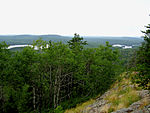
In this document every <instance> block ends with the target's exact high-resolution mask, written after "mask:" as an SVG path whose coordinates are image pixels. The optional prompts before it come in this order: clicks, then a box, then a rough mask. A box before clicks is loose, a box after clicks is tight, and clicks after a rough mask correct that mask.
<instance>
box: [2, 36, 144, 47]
mask: <svg viewBox="0 0 150 113" xmlns="http://www.w3.org/2000/svg"><path fill="white" fill-rule="evenodd" d="M39 38H42V39H43V40H45V41H49V40H51V41H54V42H58V41H62V42H63V43H67V41H69V40H70V39H71V38H72V37H71V36H61V35H0V42H2V41H5V42H6V43H7V44H9V45H21V44H32V42H33V40H37V39H39ZM83 38H84V40H86V41H87V42H88V47H97V46H98V45H100V44H105V42H106V41H109V43H110V44H111V45H113V44H122V45H128V46H131V45H137V46H139V45H140V44H141V42H142V41H143V39H142V38H140V37H110V36H85V37H83Z"/></svg>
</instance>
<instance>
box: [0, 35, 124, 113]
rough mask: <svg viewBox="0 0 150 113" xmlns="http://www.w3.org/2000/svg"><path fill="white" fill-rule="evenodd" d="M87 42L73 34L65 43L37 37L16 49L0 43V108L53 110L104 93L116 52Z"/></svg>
mask: <svg viewBox="0 0 150 113" xmlns="http://www.w3.org/2000/svg"><path fill="white" fill-rule="evenodd" d="M86 44H87V42H86V41H83V38H82V37H80V36H79V35H78V34H75V35H74V37H73V38H72V39H71V40H70V41H68V44H64V43H62V42H52V41H43V40H42V39H39V40H36V41H34V42H33V47H25V48H24V49H23V50H22V51H17V52H11V51H10V50H8V49H7V44H6V43H4V42H3V43H0V111H2V113H9V112H15V113H22V112H40V113H41V112H56V111H57V110H58V109H61V110H63V109H68V108H71V107H75V106H76V105H77V104H78V103H80V102H83V101H86V100H87V99H89V98H91V97H94V96H96V95H98V94H102V93H104V92H105V91H106V90H107V89H108V88H109V87H110V85H111V84H112V83H113V82H114V81H115V80H116V79H117V76H118V75H119V74H120V73H121V72H122V68H121V62H120V54H119V51H118V50H117V49H112V47H111V45H109V43H108V42H107V43H106V45H105V46H103V45H100V46H99V47H97V48H84V45H86ZM35 46H37V47H38V50H34V47H35Z"/></svg>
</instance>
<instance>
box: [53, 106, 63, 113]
mask: <svg viewBox="0 0 150 113" xmlns="http://www.w3.org/2000/svg"><path fill="white" fill-rule="evenodd" d="M54 113H64V110H63V108H62V107H61V106H57V108H56V109H55V110H54Z"/></svg>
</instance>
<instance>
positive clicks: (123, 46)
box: [112, 44, 132, 49]
mask: <svg viewBox="0 0 150 113" xmlns="http://www.w3.org/2000/svg"><path fill="white" fill-rule="evenodd" d="M112 47H121V48H123V49H129V48H132V46H126V45H120V44H114V45H112Z"/></svg>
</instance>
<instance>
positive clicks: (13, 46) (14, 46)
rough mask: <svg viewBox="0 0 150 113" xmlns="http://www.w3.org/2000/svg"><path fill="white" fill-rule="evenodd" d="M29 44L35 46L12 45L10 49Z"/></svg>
mask: <svg viewBox="0 0 150 113" xmlns="http://www.w3.org/2000/svg"><path fill="white" fill-rule="evenodd" d="M27 46H30V47H33V46H32V45H10V46H9V47H8V49H12V48H17V47H27Z"/></svg>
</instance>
